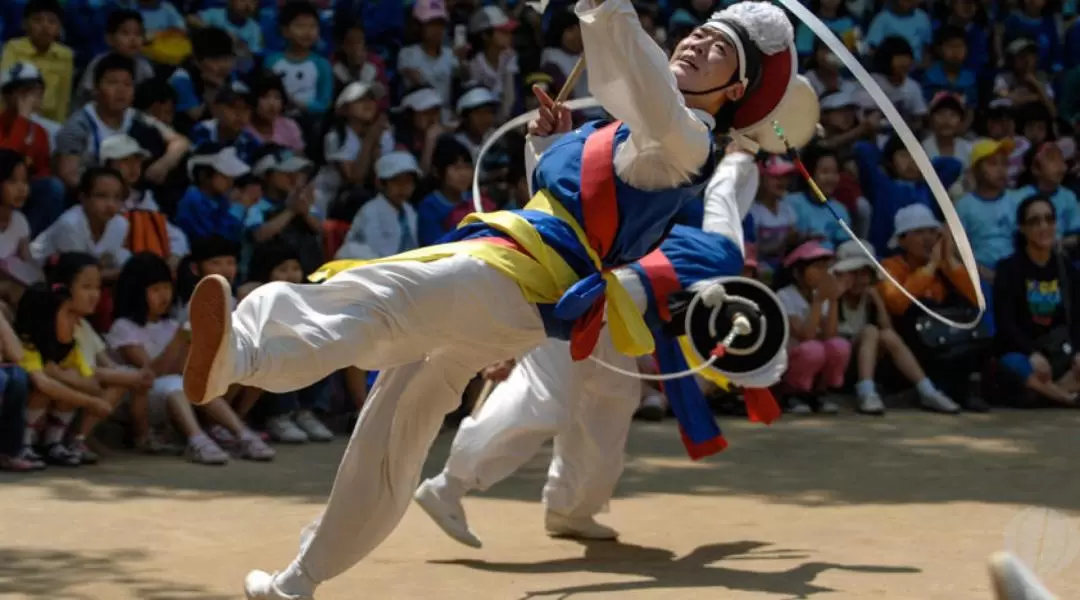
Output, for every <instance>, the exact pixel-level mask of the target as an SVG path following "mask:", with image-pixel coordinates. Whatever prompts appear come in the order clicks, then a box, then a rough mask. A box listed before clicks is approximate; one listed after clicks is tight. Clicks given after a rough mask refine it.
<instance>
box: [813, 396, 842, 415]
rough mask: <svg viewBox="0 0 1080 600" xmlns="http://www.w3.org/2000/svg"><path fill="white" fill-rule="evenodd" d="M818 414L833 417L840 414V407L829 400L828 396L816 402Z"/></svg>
mask: <svg viewBox="0 0 1080 600" xmlns="http://www.w3.org/2000/svg"><path fill="white" fill-rule="evenodd" d="M817 411H818V412H819V413H821V414H823V415H835V414H839V413H840V405H839V404H837V403H836V402H835V401H833V400H832V399H830V398H829V397H828V396H826V397H824V398H822V399H821V400H819V401H818V410H817Z"/></svg>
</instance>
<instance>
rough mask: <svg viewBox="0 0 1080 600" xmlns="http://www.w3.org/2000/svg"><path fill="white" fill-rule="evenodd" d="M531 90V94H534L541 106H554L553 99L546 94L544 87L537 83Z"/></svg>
mask: <svg viewBox="0 0 1080 600" xmlns="http://www.w3.org/2000/svg"><path fill="white" fill-rule="evenodd" d="M532 91H533V95H534V96H536V99H537V100H538V101H539V102H540V106H541V107H543V108H551V107H553V106H555V101H554V100H552V99H551V96H548V95H547V92H545V91H544V88H543V87H542V86H540V85H539V84H536V85H533V87H532Z"/></svg>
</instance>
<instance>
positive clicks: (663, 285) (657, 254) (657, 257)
mask: <svg viewBox="0 0 1080 600" xmlns="http://www.w3.org/2000/svg"><path fill="white" fill-rule="evenodd" d="M638 264H639V265H641V268H642V269H643V270H644V271H645V275H646V276H647V277H648V278H649V285H650V286H651V287H652V291H653V299H654V300H655V302H656V313H657V314H658V315H660V319H661V320H663V321H664V322H665V323H667V322H668V321H670V320H671V311H670V310H669V309H668V297H670V296H671V295H672V294H674V293H675V292H678V291H679V290H681V289H682V285H680V284H679V277H678V275H676V274H675V267H674V266H672V264H671V261H670V260H668V257H667V256H665V255H664V253H663V252H661V251H660V250H659V249H656V250H653V251H652V252H650V253H648V254H646V255H645V256H644V257H643V258H642V259H641V260H639V261H638Z"/></svg>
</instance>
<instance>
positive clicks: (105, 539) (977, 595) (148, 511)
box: [0, 411, 1080, 600]
mask: <svg viewBox="0 0 1080 600" xmlns="http://www.w3.org/2000/svg"><path fill="white" fill-rule="evenodd" d="M722 425H723V426H724V429H725V433H726V434H727V436H728V439H729V441H730V442H731V443H732V447H731V448H729V450H728V451H726V452H724V453H723V454H722V455H720V456H717V457H713V458H712V459H710V460H707V461H704V462H702V463H699V464H694V463H691V462H690V461H689V460H687V459H686V458H685V455H684V454H683V450H682V447H681V444H680V443H679V441H678V436H677V433H676V429H675V426H674V424H673V423H670V422H669V423H663V424H655V425H653V424H636V425H635V426H634V430H633V434H632V438H631V441H630V447H629V455H630V458H629V462H628V467H627V471H626V474H625V477H624V479H623V481H622V483H621V485H620V487H619V492H618V495H617V497H616V499H615V500H614V501H613V502H612V506H611V512H610V513H608V514H605V515H601V520H603V521H605V522H607V523H610V524H611V525H613V526H615V527H617V528H618V529H619V530H620V531H621V532H622V534H623V538H622V542H621V543H619V544H615V543H598V544H590V545H582V544H578V543H575V542H571V541H559V540H551V539H549V538H547V537H546V536H545V535H544V534H543V530H542V522H543V510H542V507H541V506H540V504H539V503H538V502H537V499H538V497H539V493H540V488H541V485H542V482H543V477H544V474H545V470H546V465H547V459H548V454H547V453H546V452H545V453H544V455H542V456H539V457H537V458H536V459H534V460H533V461H532V462H531V463H530V464H529V465H528V467H527V468H526V469H524V470H523V471H522V472H520V473H518V474H517V475H516V476H515V477H513V478H511V479H510V480H508V481H505V482H503V483H502V484H500V485H498V486H496V487H495V488H494V489H492V490H490V491H489V492H488V493H486V494H483V495H480V496H477V497H475V498H471V499H468V500H467V503H466V508H467V509H468V511H469V515H470V520H471V523H472V525H473V528H474V530H475V531H476V532H477V534H478V535H480V536H481V538H482V539H483V540H484V542H485V546H484V548H483V549H482V550H472V549H469V548H466V547H464V546H460V545H458V544H456V543H455V542H453V541H451V540H450V539H448V538H446V537H445V536H444V535H443V534H442V533H441V532H440V531H439V530H438V529H437V528H436V527H435V525H434V524H432V523H431V522H430V521H429V520H428V519H427V517H426V516H425V515H424V514H423V512H422V511H420V510H419V509H418V508H417V507H415V506H413V507H412V508H410V510H409V513H408V514H407V515H406V517H405V520H404V522H403V523H402V524H401V527H400V528H399V529H398V530H397V531H396V532H395V533H394V535H393V536H392V537H391V538H390V539H389V540H388V541H387V542H386V543H385V544H384V545H383V546H382V547H381V548H379V550H378V551H376V552H375V554H373V555H372V556H371V557H370V558H369V560H367V561H366V562H364V563H363V564H362V565H361V566H358V567H357V568H355V569H353V570H351V571H349V572H348V573H346V574H345V575H344V576H342V577H340V578H339V579H337V580H335V581H333V582H331V583H330V584H328V585H326V586H324V588H322V589H321V590H320V596H319V597H320V599H321V600H333V599H342V600H345V599H348V600H352V599H361V598H378V599H391V600H393V599H413V598H438V599H443V598H446V599H458V598H461V599H469V598H481V597H482V598H484V599H485V600H512V599H517V598H615V597H617V598H633V599H638V598H669V599H671V598H692V597H709V598H732V599H743V598H810V597H813V598H821V599H825V598H911V599H920V600H930V599H950V600H957V599H967V598H973V599H989V598H990V595H989V592H988V580H987V577H986V567H985V559H986V557H987V556H988V555H989V554H990V553H991V552H993V551H995V550H999V549H1002V548H1004V547H1006V546H1012V547H1014V548H1016V549H1017V550H1018V551H1019V552H1021V553H1022V554H1026V556H1027V557H1028V558H1030V559H1031V560H1033V561H1035V560H1037V561H1038V562H1039V565H1038V566H1037V568H1038V569H1039V570H1040V571H1042V572H1043V574H1044V576H1045V580H1046V582H1047V584H1048V585H1049V586H1050V587H1051V588H1052V589H1053V590H1054V591H1055V592H1056V593H1057V594H1059V595H1060V597H1061V598H1063V599H1067V598H1080V557H1078V556H1077V554H1080V537H1078V531H1080V466H1078V461H1080V435H1078V432H1080V411H1071V412H1066V411H1061V412H1037V413H1036V412H1002V413H995V414H991V415H986V416H962V417H957V418H950V417H945V416H937V415H929V414H924V413H916V412H902V413H900V412H897V413H894V414H890V415H889V416H888V417H886V418H884V419H872V418H866V417H857V416H854V415H844V416H840V417H837V418H805V419H799V418H791V417H788V418H786V419H784V420H782V421H781V422H779V423H777V424H774V425H773V426H772V427H768V428H765V427H761V426H756V425H751V424H748V423H743V422H741V421H734V420H725V421H723V423H722ZM449 441H450V438H449V436H448V435H444V436H443V437H442V438H440V440H439V442H438V444H437V447H436V450H435V452H434V454H433V456H432V457H431V460H429V462H428V465H427V470H428V472H434V471H437V470H438V469H439V468H440V467H441V465H442V461H443V459H445V456H446V452H447V446H448V444H449ZM343 448H344V443H343V441H338V442H335V443H333V444H331V445H325V446H306V447H300V448H283V449H281V451H280V454H279V457H278V459H277V461H276V462H275V463H273V464H270V465H265V464H251V463H242V462H236V463H234V464H231V465H229V466H227V467H223V468H211V467H201V466H195V465H190V464H186V463H182V462H180V461H178V460H175V459H167V458H145V457H137V456H133V455H124V454H120V455H115V456H112V457H110V459H109V460H107V461H106V462H105V463H104V464H102V465H99V466H97V467H88V468H82V469H76V470H61V469H53V470H50V471H46V472H44V473H39V474H34V475H31V476H17V477H14V476H9V475H5V476H3V477H0V598H4V599H16V598H19V599H21V598H49V599H54V600H64V599H69V598H70V599H102V600H125V599H129V598H130V599H139V600H180V599H200V600H225V599H235V598H241V597H242V593H241V592H240V582H241V580H242V578H243V576H244V573H245V572H246V571H247V570H248V569H250V568H252V567H261V568H264V569H268V570H273V569H275V568H281V567H282V566H284V565H285V564H287V563H288V561H289V560H290V559H291V558H292V557H293V555H294V552H295V551H296V544H297V540H298V532H299V530H300V528H301V527H302V526H303V525H304V524H306V523H307V522H308V521H309V520H310V519H312V518H313V517H315V516H316V515H317V513H318V511H319V508H320V505H321V502H322V500H323V497H324V495H325V494H326V493H327V492H328V491H329V488H330V482H331V479H332V477H333V473H334V470H335V468H336V465H337V461H338V457H339V455H340V453H341V452H342V450H343ZM1046 509H1049V510H1046ZM1048 515H1049V518H1047V516H1048ZM701 594H705V595H704V596H702V595H701Z"/></svg>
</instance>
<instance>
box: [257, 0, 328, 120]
mask: <svg viewBox="0 0 1080 600" xmlns="http://www.w3.org/2000/svg"><path fill="white" fill-rule="evenodd" d="M279 24H280V26H281V35H282V36H283V37H284V38H285V41H286V47H285V51H284V52H280V53H279V52H275V53H271V54H269V55H267V57H266V65H265V66H266V68H267V69H269V70H270V71H273V72H274V73H276V74H278V75H279V76H280V77H281V80H282V83H283V84H284V86H285V93H286V94H287V95H288V96H289V102H291V103H292V105H293V106H295V107H296V108H298V109H299V110H301V111H304V112H306V113H310V114H314V115H321V114H323V113H325V112H326V111H327V109H328V108H329V107H330V103H331V102H332V101H333V96H334V73H333V71H332V69H331V68H330V62H329V61H327V60H326V59H325V58H323V57H322V56H319V55H318V54H316V53H315V52H314V51H313V49H314V48H315V45H316V44H318V42H319V11H318V9H316V8H315V5H313V4H311V3H310V2H306V1H304V0H296V1H294V2H289V3H288V4H286V5H285V6H284V7H283V8H282V9H281V17H280V19H279Z"/></svg>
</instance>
